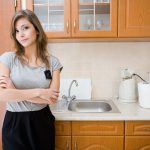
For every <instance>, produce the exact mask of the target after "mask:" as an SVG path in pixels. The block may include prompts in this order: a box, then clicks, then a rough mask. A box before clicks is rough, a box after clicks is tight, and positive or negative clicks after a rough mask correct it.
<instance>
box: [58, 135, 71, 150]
mask: <svg viewBox="0 0 150 150" xmlns="http://www.w3.org/2000/svg"><path fill="white" fill-rule="evenodd" d="M55 141H56V142H55V150H71V136H56V138H55Z"/></svg>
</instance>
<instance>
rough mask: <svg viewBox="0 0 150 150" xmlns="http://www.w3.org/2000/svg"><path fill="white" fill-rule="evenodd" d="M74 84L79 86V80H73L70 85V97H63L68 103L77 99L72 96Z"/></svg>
mask: <svg viewBox="0 0 150 150" xmlns="http://www.w3.org/2000/svg"><path fill="white" fill-rule="evenodd" d="M73 83H75V85H76V86H78V82H77V80H72V81H71V83H70V85H69V89H68V96H65V95H63V96H62V98H63V99H65V100H66V101H67V102H70V101H71V100H74V99H76V96H75V95H72V96H71V88H72V85H73Z"/></svg>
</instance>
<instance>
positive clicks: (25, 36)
mask: <svg viewBox="0 0 150 150" xmlns="http://www.w3.org/2000/svg"><path fill="white" fill-rule="evenodd" d="M15 29H16V39H17V41H18V42H19V43H20V44H21V45H22V46H23V47H24V48H28V47H30V46H33V45H36V38H37V31H36V30H35V28H34V26H33V25H32V23H30V22H29V21H28V20H27V19H26V18H20V19H19V20H18V21H17V22H16V25H15Z"/></svg>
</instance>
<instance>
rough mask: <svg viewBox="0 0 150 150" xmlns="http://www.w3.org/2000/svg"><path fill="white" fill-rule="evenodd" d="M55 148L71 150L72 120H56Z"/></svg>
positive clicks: (56, 149) (57, 149)
mask: <svg viewBox="0 0 150 150" xmlns="http://www.w3.org/2000/svg"><path fill="white" fill-rule="evenodd" d="M55 129H56V139H55V141H56V143H55V150H71V122H69V121H56V123H55Z"/></svg>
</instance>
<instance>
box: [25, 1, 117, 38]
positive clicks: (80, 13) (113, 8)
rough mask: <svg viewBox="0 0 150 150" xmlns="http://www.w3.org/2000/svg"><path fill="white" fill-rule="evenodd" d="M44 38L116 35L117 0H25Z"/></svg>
mask: <svg viewBox="0 0 150 150" xmlns="http://www.w3.org/2000/svg"><path fill="white" fill-rule="evenodd" d="M27 7H28V8H29V9H31V10H33V11H34V12H35V13H36V15H37V16H38V18H39V19H40V21H41V23H42V26H43V28H44V30H45V31H46V34H47V36H48V38H57V37H59V38H64V37H117V0H27Z"/></svg>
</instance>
